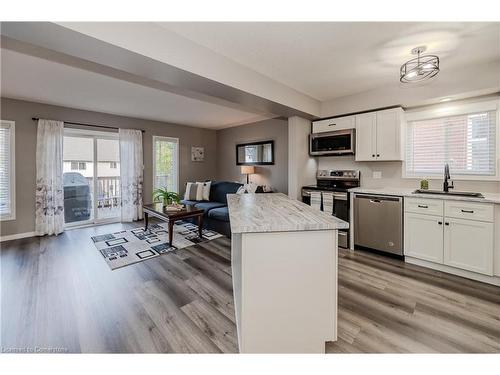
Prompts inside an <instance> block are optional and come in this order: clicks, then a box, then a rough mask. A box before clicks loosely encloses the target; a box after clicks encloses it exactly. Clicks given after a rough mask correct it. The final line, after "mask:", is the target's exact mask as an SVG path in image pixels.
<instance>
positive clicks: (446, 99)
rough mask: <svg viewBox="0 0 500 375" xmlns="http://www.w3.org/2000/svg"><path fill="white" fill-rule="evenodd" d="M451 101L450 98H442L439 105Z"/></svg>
mask: <svg viewBox="0 0 500 375" xmlns="http://www.w3.org/2000/svg"><path fill="white" fill-rule="evenodd" d="M450 100H451V98H443V99H441V100H440V102H441V103H443V102H449V101H450Z"/></svg>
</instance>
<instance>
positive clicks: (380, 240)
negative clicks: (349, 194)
mask: <svg viewBox="0 0 500 375" xmlns="http://www.w3.org/2000/svg"><path fill="white" fill-rule="evenodd" d="M354 245H357V246H363V247H368V248H371V249H375V250H379V251H384V252H388V253H392V254H397V255H403V198H402V197H396V196H388V195H372V194H355V195H354Z"/></svg>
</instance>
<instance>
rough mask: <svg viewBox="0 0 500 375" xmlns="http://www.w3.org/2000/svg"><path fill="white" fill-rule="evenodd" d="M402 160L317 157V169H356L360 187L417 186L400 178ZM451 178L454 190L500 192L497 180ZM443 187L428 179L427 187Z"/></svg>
mask: <svg viewBox="0 0 500 375" xmlns="http://www.w3.org/2000/svg"><path fill="white" fill-rule="evenodd" d="M402 167H403V163H402V162H397V161H378V162H356V161H354V156H352V155H350V156H335V157H318V168H319V169H358V170H360V171H361V187H369V188H380V187H407V188H415V189H417V188H419V187H420V182H419V181H420V180H419V179H411V178H402V177H401V176H402ZM373 172H381V173H382V177H381V178H373ZM451 180H452V181H454V183H455V189H456V190H462V191H477V192H484V193H500V182H498V181H467V180H454V179H453V175H452V176H451ZM442 188H443V180H442V179H437V180H435V179H431V180H429V189H439V190H441V189H442Z"/></svg>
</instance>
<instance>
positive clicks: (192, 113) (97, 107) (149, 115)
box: [1, 49, 268, 129]
mask: <svg viewBox="0 0 500 375" xmlns="http://www.w3.org/2000/svg"><path fill="white" fill-rule="evenodd" d="M1 77H2V79H1V96H2V97H9V98H14V99H23V100H31V101H35V102H41V103H46V104H54V105H61V106H66V107H72V108H78V109H84V110H91V111H98V112H105V113H111V114H117V115H123V116H130V117H137V118H144V119H151V120H158V121H164V122H168V123H175V124H183V125H191V126H197V127H203V128H213V129H218V128H225V127H230V126H235V125H240V124H244V123H250V122H255V121H260V120H263V119H265V118H268V117H266V116H265V115H262V114H255V113H252V112H245V111H240V110H237V109H234V108H229V107H225V106H221V105H216V104H212V103H208V102H204V101H199V100H196V99H191V98H188V97H184V96H181V95H176V94H172V93H168V92H165V91H161V90H156V89H153V88H149V87H145V86H141V85H137V84H134V83H130V82H126V81H122V80H119V79H115V78H111V77H109V76H105V75H101V74H97V73H93V72H89V71H86V70H82V69H78V68H75V67H71V66H68V65H63V64H60V63H56V62H53V61H48V60H44V59H40V58H37V57H33V56H29V55H25V54H21V53H18V52H14V51H11V50H6V49H2V50H1Z"/></svg>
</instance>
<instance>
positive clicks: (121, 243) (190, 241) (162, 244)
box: [91, 221, 222, 270]
mask: <svg viewBox="0 0 500 375" xmlns="http://www.w3.org/2000/svg"><path fill="white" fill-rule="evenodd" d="M202 237H203V238H199V237H198V226H197V225H194V224H191V223H188V222H184V221H177V222H175V224H174V233H173V241H172V242H173V244H169V242H168V224H167V223H160V224H151V225H149V226H148V229H147V230H144V228H135V229H131V230H123V231H120V232H115V233H110V234H102V235H99V236H94V237H91V238H92V241H93V242H94V245H95V246H96V248H97V250H99V252H100V253H101V255H102V256H103V258H104V260H105V261H106V263H107V264H108V266H109V268H111V269H112V270H115V269H117V268H121V267H125V266H129V265H131V264H134V263H137V262H142V261H143V260H146V259H151V258H154V257H157V256H160V255H163V254H166V253H169V252H171V251H174V250H177V249H182V248H184V247H188V246H192V245H195V244H197V243H200V242H205V241H210V240H213V239H216V238H219V237H222V235H221V234H219V233H217V232H214V231H211V230H206V229H204V230H203V233H202Z"/></svg>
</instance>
